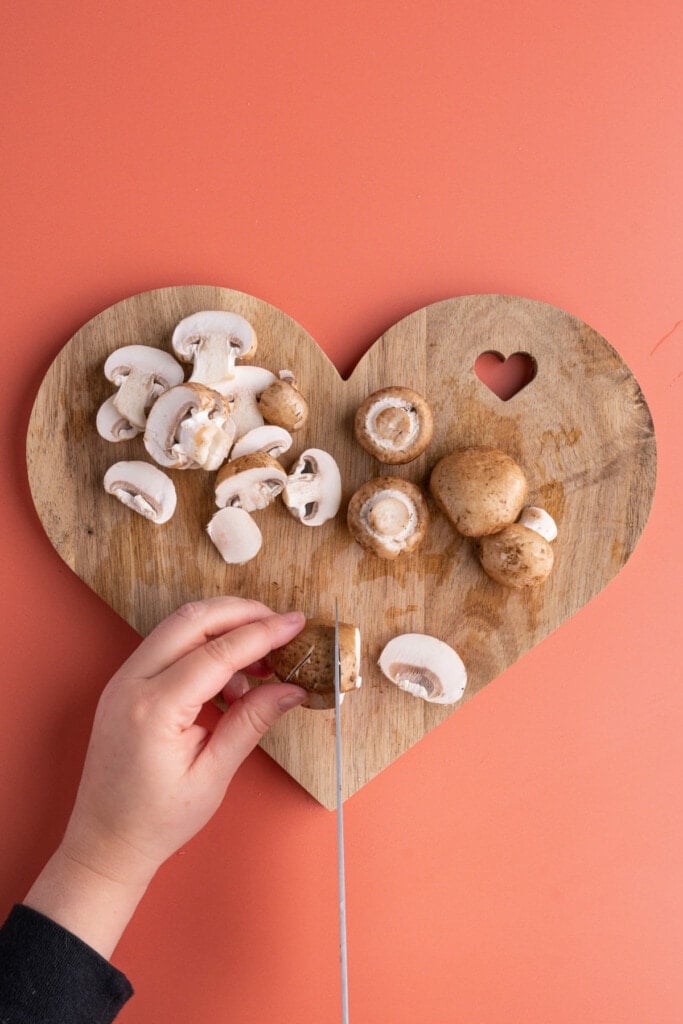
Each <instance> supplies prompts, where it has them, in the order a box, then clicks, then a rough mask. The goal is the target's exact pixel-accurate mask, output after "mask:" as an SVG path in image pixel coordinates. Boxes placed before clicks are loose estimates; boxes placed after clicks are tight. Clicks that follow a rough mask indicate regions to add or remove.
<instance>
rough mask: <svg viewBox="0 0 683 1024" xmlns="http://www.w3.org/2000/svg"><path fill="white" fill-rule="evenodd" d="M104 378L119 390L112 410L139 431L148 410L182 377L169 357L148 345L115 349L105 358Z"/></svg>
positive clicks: (181, 371) (170, 356)
mask: <svg viewBox="0 0 683 1024" xmlns="http://www.w3.org/2000/svg"><path fill="white" fill-rule="evenodd" d="M104 375H105V377H106V378H107V380H110V381H111V382H112V384H115V385H116V386H117V388H118V389H119V390H118V392H117V393H116V394H115V395H114V398H113V401H114V406H115V408H116V409H117V410H118V412H119V413H120V414H121V416H122V417H124V418H125V419H127V420H128V422H129V423H132V425H133V426H134V427H138V429H139V430H144V427H145V422H146V420H147V409H148V408H149V406H150V405H151V404H152V402H153V401H154V399H155V398H158V397H159V395H161V394H163V392H164V391H168V389H169V388H172V387H175V385H176V384H180V382H181V381H182V379H183V377H184V376H185V374H184V373H183V368H182V366H181V365H180V363H178V362H176V360H175V359H174V358H173V356H172V355H170V354H169V353H168V352H164V351H162V349H159V348H153V347H152V346H151V345H124V346H123V347H122V348H117V349H116V351H115V352H112V354H111V355H110V356H108V357H107V361H106V362H105V364H104Z"/></svg>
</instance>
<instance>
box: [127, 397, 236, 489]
mask: <svg viewBox="0 0 683 1024" xmlns="http://www.w3.org/2000/svg"><path fill="white" fill-rule="evenodd" d="M234 439H235V427H234V424H233V422H232V420H231V418H230V416H229V413H228V409H227V406H226V404H225V401H224V399H223V398H222V397H221V395H219V394H218V392H217V391H213V390H212V389H211V388H207V387H205V386H204V385H203V384H192V383H187V384H180V385H179V386H178V387H175V388H171V389H170V391H166V392H165V393H164V394H163V395H162V396H161V398H157V400H156V402H155V403H154V405H153V406H152V408H151V409H150V411H149V416H148V417H147V427H146V428H145V437H144V442H145V448H146V449H147V451H148V452H149V454H150V455H151V456H152V458H153V459H154V461H155V462H158V463H159V465H160V466H170V467H172V468H173V469H197V468H202V469H207V470H215V469H218V467H219V466H221V465H222V464H223V462H225V460H226V458H227V456H228V452H229V451H230V447H231V445H232V443H233V441H234Z"/></svg>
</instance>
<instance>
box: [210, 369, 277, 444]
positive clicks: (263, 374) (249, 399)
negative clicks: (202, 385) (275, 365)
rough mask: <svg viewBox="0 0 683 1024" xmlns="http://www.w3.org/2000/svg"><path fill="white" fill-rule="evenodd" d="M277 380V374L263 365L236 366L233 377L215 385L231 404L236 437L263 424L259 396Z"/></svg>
mask: <svg viewBox="0 0 683 1024" xmlns="http://www.w3.org/2000/svg"><path fill="white" fill-rule="evenodd" d="M275 380H277V377H276V376H275V374H274V373H271V371H270V370H266V369H264V367H262V366H235V367H234V368H233V371H232V377H230V378H229V379H227V380H223V381H219V382H218V383H216V384H215V385H214V387H215V388H216V391H218V392H219V393H220V394H221V395H223V397H224V398H225V400H226V401H227V402H228V404H229V405H230V415H231V417H232V419H233V421H234V423H235V429H236V434H235V436H236V438H241V437H244V435H245V434H247V433H248V432H249V431H250V430H254V429H255V428H256V427H262V426H263V416H262V415H261V413H260V411H259V406H258V402H257V398H258V396H259V395H260V394H262V392H264V391H265V390H266V388H267V387H268V386H269V385H270V384H272V383H273V381H275Z"/></svg>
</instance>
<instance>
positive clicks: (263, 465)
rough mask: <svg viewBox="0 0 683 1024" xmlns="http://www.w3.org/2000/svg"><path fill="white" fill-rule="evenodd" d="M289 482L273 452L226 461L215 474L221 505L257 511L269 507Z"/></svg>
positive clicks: (218, 500)
mask: <svg viewBox="0 0 683 1024" xmlns="http://www.w3.org/2000/svg"><path fill="white" fill-rule="evenodd" d="M286 483H287V474H286V473H285V471H284V469H283V468H282V466H281V465H280V463H279V462H278V461H277V459H274V458H273V457H272V456H271V455H266V454H264V453H263V452H258V453H256V454H254V455H242V456H241V457H240V458H238V459H233V460H232V461H230V462H228V463H226V465H225V466H223V468H222V469H220V470H219V472H218V476H217V477H216V504H217V505H218V507H219V508H226V507H227V506H231V507H232V508H243V509H244V510H245V512H256V511H257V510H258V509H261V508H267V507H268V505H270V503H271V502H272V501H275V499H276V498H277V496H278V495H279V494H281V493H282V489H283V488H284V486H285V484H286Z"/></svg>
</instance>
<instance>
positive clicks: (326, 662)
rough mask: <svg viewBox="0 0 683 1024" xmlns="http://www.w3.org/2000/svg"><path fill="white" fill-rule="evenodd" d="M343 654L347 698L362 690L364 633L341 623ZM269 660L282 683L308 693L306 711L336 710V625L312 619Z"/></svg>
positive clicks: (342, 685)
mask: <svg viewBox="0 0 683 1024" xmlns="http://www.w3.org/2000/svg"><path fill="white" fill-rule="evenodd" d="M339 651H340V662H341V664H340V668H341V671H340V682H339V690H340V694H341V696H342V698H343V695H344V693H348V692H349V691H350V690H356V689H358V688H359V687H360V686H361V676H360V630H359V629H358V628H357V627H356V626H352V625H350V624H349V623H347V622H340V623H339ZM269 660H270V663H271V665H272V668H273V671H274V673H275V675H276V676H277V678H278V679H280V680H282V681H283V682H286V683H296V685H297V686H301V687H303V689H304V690H308V693H309V696H308V699H307V700H306V701H305V702H304V703H303V704H302V705H301V706H302V707H304V708H315V709H316V710H324V709H326V708H333V707H334V704H335V693H334V623H332V622H328V621H326V620H324V619H310V620H309V621H308V622H307V623H306V625H305V626H304V628H303V629H302V631H301V632H300V633H299V634H298V635H297V636H295V637H294V639H293V640H290V642H289V643H288V644H285V646H284V647H280V648H278V649H277V650H275V651H273V652H272V654H271V655H270V659H269Z"/></svg>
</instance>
